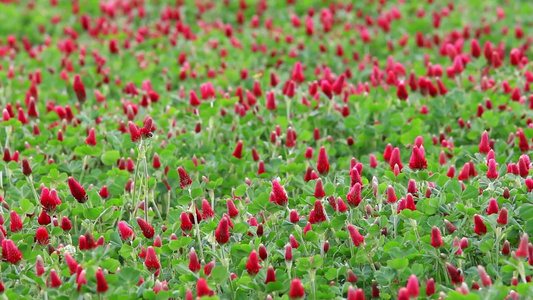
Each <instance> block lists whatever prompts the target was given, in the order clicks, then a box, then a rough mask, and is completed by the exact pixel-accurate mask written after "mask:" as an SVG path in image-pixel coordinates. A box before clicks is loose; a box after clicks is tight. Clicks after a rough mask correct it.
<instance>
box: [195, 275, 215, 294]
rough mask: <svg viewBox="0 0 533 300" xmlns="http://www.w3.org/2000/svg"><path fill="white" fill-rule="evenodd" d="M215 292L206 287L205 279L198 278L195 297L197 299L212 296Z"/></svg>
mask: <svg viewBox="0 0 533 300" xmlns="http://www.w3.org/2000/svg"><path fill="white" fill-rule="evenodd" d="M214 295H215V292H214V291H212V290H211V289H209V286H208V285H207V281H206V280H205V278H203V277H200V278H198V281H197V282H196V296H197V297H200V298H201V297H203V296H214Z"/></svg>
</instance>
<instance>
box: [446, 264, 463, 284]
mask: <svg viewBox="0 0 533 300" xmlns="http://www.w3.org/2000/svg"><path fill="white" fill-rule="evenodd" d="M446 271H448V275H450V279H451V281H452V284H461V283H462V282H463V281H464V278H463V276H461V274H460V273H459V271H458V270H457V268H455V267H454V266H453V265H452V264H450V263H449V262H446Z"/></svg>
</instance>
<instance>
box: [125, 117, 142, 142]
mask: <svg viewBox="0 0 533 300" xmlns="http://www.w3.org/2000/svg"><path fill="white" fill-rule="evenodd" d="M128 129H129V131H130V135H131V141H132V142H134V143H135V142H136V141H138V140H139V139H140V138H141V130H140V129H139V126H137V124H135V123H133V122H132V121H128Z"/></svg>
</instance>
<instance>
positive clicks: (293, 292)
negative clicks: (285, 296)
mask: <svg viewBox="0 0 533 300" xmlns="http://www.w3.org/2000/svg"><path fill="white" fill-rule="evenodd" d="M304 296H305V290H304V287H303V285H302V282H301V281H300V279H298V278H295V279H293V280H292V281H291V288H290V291H289V298H291V299H298V298H303V297H304Z"/></svg>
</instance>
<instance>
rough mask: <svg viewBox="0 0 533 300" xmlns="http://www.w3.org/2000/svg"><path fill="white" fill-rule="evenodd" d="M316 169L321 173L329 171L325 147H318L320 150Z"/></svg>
mask: <svg viewBox="0 0 533 300" xmlns="http://www.w3.org/2000/svg"><path fill="white" fill-rule="evenodd" d="M316 170H317V171H318V173H320V174H322V175H325V174H328V173H329V161H328V155H327V154H326V148H324V146H322V147H320V151H319V152H318V160H317V163H316Z"/></svg>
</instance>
